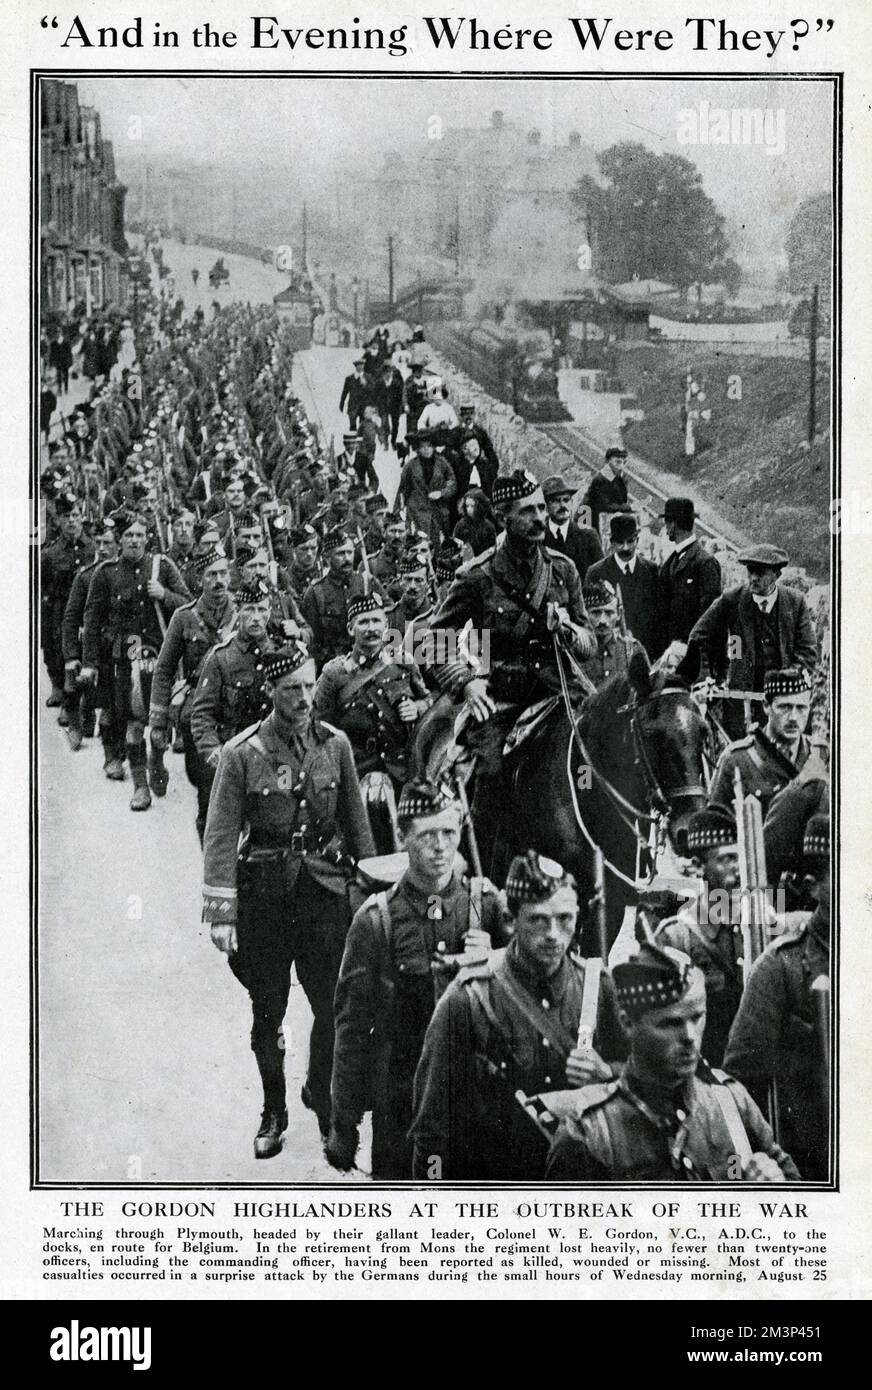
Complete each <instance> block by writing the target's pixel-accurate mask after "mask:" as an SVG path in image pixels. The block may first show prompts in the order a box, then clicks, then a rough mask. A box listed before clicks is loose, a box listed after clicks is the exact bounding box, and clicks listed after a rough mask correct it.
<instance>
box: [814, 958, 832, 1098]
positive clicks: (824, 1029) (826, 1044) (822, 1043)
mask: <svg viewBox="0 0 872 1390" xmlns="http://www.w3.org/2000/svg"><path fill="white" fill-rule="evenodd" d="M811 994H812V999H813V1001H814V1006H815V1027H816V1028H817V1034H818V1043H819V1055H820V1071H821V1076H820V1080H821V1093H822V1095H823V1100H824V1106H825V1113H826V1114H827V1115H828V1114H829V1113H830V1077H831V1067H830V977H829V975H818V976H817V977H816V978H815V979H814V980H812V983H811Z"/></svg>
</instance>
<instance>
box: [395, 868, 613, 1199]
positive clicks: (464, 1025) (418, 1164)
mask: <svg viewBox="0 0 872 1390" xmlns="http://www.w3.org/2000/svg"><path fill="white" fill-rule="evenodd" d="M506 904H507V908H508V913H509V922H508V931H509V933H510V935H511V940H510V942H509V945H508V947H507V948H506V949H505V950H500V951H496V952H494V953H493V954H492V956H491V957H490V959H489V960H487V961H485V962H484V963H482V964H481V965H471V966H469V967H468V968H465V969H463V970H461V972H460V974H459V975H458V976H457V978H456V980H455V981H454V982H453V983H452V984H450V985H449V987H448V989H447V990H446V991H445V993H444V994H443V996H442V998H441V999H440V1001H439V1003H438V1004H437V1006H436V1010H435V1013H434V1014H433V1017H432V1019H431V1020H430V1024H429V1027H428V1029H427V1033H426V1036H425V1038H424V1047H423V1051H422V1054H421V1060H420V1062H419V1064H418V1070H417V1073H416V1076H415V1092H414V1119H413V1120H412V1125H411V1130H410V1135H411V1137H412V1139H413V1142H414V1158H413V1174H414V1177H415V1178H416V1179H417V1180H421V1179H444V1180H459V1181H460V1180H464V1181H470V1180H472V1181H477V1182H488V1181H492V1182H493V1181H515V1182H524V1181H530V1182H535V1181H538V1180H539V1179H540V1178H541V1177H542V1170H543V1167H544V1160H545V1155H544V1153H543V1149H542V1138H541V1135H540V1133H539V1131H538V1130H537V1129H536V1127H535V1125H534V1124H533V1123H532V1122H531V1120H530V1119H529V1118H528V1116H527V1114H526V1113H525V1111H524V1110H523V1109H522V1108H521V1106H520V1105H519V1104H518V1101H517V1099H516V1093H517V1092H518V1090H521V1091H523V1092H525V1093H526V1094H527V1095H533V1094H537V1093H539V1092H542V1091H547V1090H549V1089H555V1090H557V1089H561V1088H564V1087H566V1086H567V1085H569V1086H582V1085H585V1084H588V1083H589V1082H593V1081H596V1080H601V1079H602V1080H605V1079H609V1078H611V1077H612V1076H613V1074H614V1070H615V1068H614V1066H613V1064H612V1062H611V1060H610V1061H606V1060H604V1058H609V1059H617V1058H620V1057H621V1056H623V1042H622V1039H621V1037H620V1030H619V1028H618V1023H617V1014H616V1012H615V1009H614V1001H613V999H612V995H611V987H610V985H609V984H608V981H607V980H606V979H605V978H604V979H603V980H600V976H599V964H600V963H599V962H598V961H597V962H596V963H595V964H594V963H591V962H585V961H582V960H581V959H579V958H577V957H576V956H575V955H574V954H573V953H572V951H571V949H570V948H571V946H572V942H573V939H574V935H575V928H576V923H577V920H578V895H577V892H576V887H575V880H574V879H573V877H572V875H571V874H568V873H566V872H565V871H564V870H563V868H562V867H561V866H560V865H559V864H557V863H555V861H554V860H553V859H545V858H544V857H543V856H541V855H539V854H536V853H535V851H533V850H530V851H528V853H527V854H526V855H519V856H518V857H517V858H515V859H514V860H513V861H512V864H511V867H510V869H509V876H508V879H507V880H506ZM588 972H591V974H592V976H593V978H594V983H595V988H594V989H592V990H591V989H589V990H588V992H587V993H588V1002H587V1004H586V1006H585V1008H586V1013H587V1015H588V1021H589V1023H590V1025H591V1033H592V1034H593V1038H592V1044H591V1045H589V1046H588V1045H587V1043H586V1042H584V1043H582V1045H581V1046H580V1045H579V1026H580V1025H581V1024H582V1000H583V998H584V996H585V980H586V976H587V974H588Z"/></svg>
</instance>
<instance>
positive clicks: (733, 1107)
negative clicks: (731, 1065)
mask: <svg viewBox="0 0 872 1390" xmlns="http://www.w3.org/2000/svg"><path fill="white" fill-rule="evenodd" d="M711 1074H712V1078H713V1080H714V1085H713V1086H712V1091H713V1092H714V1097H715V1100H716V1101H717V1103H718V1106H719V1108H720V1112H721V1114H722V1116H723V1118H724V1124H725V1125H726V1126H727V1133H728V1134H729V1136H730V1143H731V1144H732V1145H733V1150H734V1152H735V1153H737V1154H738V1155H739V1158H741V1160H742V1162H743V1163H744V1162H745V1161H746V1160H747V1159H749V1158H750V1157H751V1141H750V1140H749V1138H748V1134H747V1131H746V1129H745V1126H744V1124H743V1122H742V1117H741V1115H740V1114H739V1107H738V1105H737V1104H736V1097H735V1096H734V1095H733V1093H732V1091H731V1090H730V1088H729V1086H728V1085H727V1082H728V1081H729V1079H730V1078H729V1077H728V1076H727V1073H726V1072H724V1071H715V1069H714V1068H712V1072H711Z"/></svg>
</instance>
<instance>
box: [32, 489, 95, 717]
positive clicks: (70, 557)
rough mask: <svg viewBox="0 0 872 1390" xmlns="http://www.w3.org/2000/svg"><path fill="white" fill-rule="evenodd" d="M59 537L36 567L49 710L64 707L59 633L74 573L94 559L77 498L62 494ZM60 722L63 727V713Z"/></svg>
mask: <svg viewBox="0 0 872 1390" xmlns="http://www.w3.org/2000/svg"><path fill="white" fill-rule="evenodd" d="M56 508H57V515H58V521H59V525H60V536H59V537H58V539H57V540H56V541H53V542H52V543H51V544H50V545H47V546H45V547H44V549H43V551H42V556H41V565H40V595H41V599H42V650H43V656H44V657H45V666H46V670H47V671H48V674H49V677H50V679H51V694H50V695H49V697H48V700H47V701H46V703H47V704H48V706H49V708H55V707H57V706H63V703H64V654H63V640H62V632H61V629H62V627H63V621H64V609H65V608H66V606H67V599H68V598H69V596H70V590H71V588H72V587H73V580H74V578H75V576H76V572H77V571H78V570H80V569H81V568H82V566H83V565H90V564H91V562H92V561H93V559H94V542H93V541H92V540H91V537H90V536H88V535H86V534H85V532H84V517H83V515H82V508H81V506H80V505H79V501H78V499H77V497H76V496H75V495H74V494H73V493H62V494H61V496H60V497H58V499H57V502H56ZM60 719H61V722H63V723H66V718H65V717H64V715H63V712H62V714H61V716H60Z"/></svg>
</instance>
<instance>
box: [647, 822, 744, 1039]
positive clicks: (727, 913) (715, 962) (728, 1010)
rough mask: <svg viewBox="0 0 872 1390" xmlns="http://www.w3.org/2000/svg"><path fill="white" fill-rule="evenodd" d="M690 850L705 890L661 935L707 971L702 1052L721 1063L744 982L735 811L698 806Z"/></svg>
mask: <svg viewBox="0 0 872 1390" xmlns="http://www.w3.org/2000/svg"><path fill="white" fill-rule="evenodd" d="M687 852H688V854H689V855H691V856H692V857H693V858H694V859H695V860H696V867H697V872H698V883H699V888H700V892H699V894H698V896H697V897H696V898H695V899H694V900H692V901H690V902H688V903H686V904H685V906H684V907H683V908H682V909H681V910H680V911H679V912H678V914H677V916H675V917H667V918H665V919H664V920H663V921H662V922H661V923H660V925H659V926H658V928H657V932H656V941H657V945H658V946H664V947H665V946H673V947H675V949H676V950H679V951H683V952H684V954H685V955H686V956H689V957H690V959H691V960H692V961H693V963H694V965H695V966H697V967H698V969H700V970H701V971H702V972H703V975H704V977H705V992H706V1024H705V1033H704V1034H703V1039H702V1055H703V1057H704V1058H705V1060H706V1061H707V1062H708V1063H709V1065H710V1066H713V1067H719V1066H721V1065H722V1064H723V1060H724V1050H725V1048H726V1046H727V1038H728V1036H729V1032H730V1028H731V1026H732V1022H733V1019H734V1018H735V1016H736V1010H737V1009H738V1007H739V1000H740V999H741V997H742V988H743V974H742V967H743V964H744V943H743V941H742V928H741V920H742V919H741V901H740V884H739V846H738V835H737V832H736V821H735V817H734V816H733V814H732V812H730V811H729V810H727V809H726V807H724V806H708V807H706V809H705V810H703V811H695V812H694V814H693V815H692V816H691V817H690V820H689V821H688V823H687ZM689 886H690V885H689Z"/></svg>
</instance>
